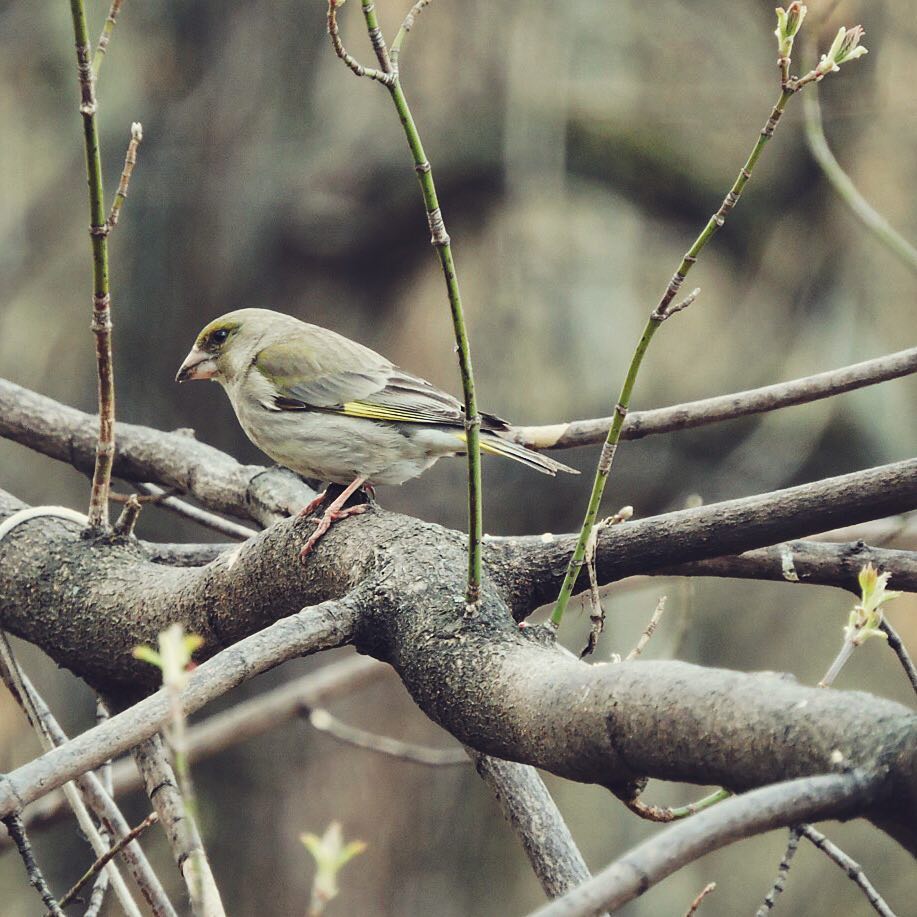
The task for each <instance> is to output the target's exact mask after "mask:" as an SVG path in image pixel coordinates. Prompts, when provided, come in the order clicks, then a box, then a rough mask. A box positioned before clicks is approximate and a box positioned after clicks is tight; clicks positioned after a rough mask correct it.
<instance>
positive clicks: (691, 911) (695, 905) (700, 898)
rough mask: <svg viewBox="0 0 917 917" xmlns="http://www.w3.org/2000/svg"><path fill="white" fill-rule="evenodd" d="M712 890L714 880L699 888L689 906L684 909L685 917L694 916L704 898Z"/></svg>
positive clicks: (714, 883) (714, 884)
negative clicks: (697, 893) (698, 892)
mask: <svg viewBox="0 0 917 917" xmlns="http://www.w3.org/2000/svg"><path fill="white" fill-rule="evenodd" d="M713 891H716V882H708V883H707V884H706V885H705V886H704V887H703V888H702V889H701V891H700V894H699V895H698V896H697V897H696V898H695V899H694V900H693V901H692V902H691V906H690V907H689V908H688V909H687V910H686V911H685V917H694V915H695V914H696V913H697V909H698V908H699V907H700V906H701V903H702V902H703V900H704V898H706V897H707V895H709V894H710V892H713Z"/></svg>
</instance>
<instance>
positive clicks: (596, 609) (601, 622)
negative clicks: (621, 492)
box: [579, 506, 634, 659]
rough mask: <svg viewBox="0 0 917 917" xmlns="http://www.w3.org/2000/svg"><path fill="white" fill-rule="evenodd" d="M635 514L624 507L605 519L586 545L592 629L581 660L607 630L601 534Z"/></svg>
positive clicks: (597, 525) (631, 509) (581, 654)
mask: <svg viewBox="0 0 917 917" xmlns="http://www.w3.org/2000/svg"><path fill="white" fill-rule="evenodd" d="M633 514H634V508H633V507H632V506H622V507H621V509H619V510H618V511H617V512H616V513H615V514H614V515H613V516H609V517H608V518H607V519H603V520H602V521H601V522H598V523H596V526H595V528H594V529H593V530H592V534H591V535H590V536H589V541H588V543H587V544H586V557H585V558H584V562H585V564H586V571H587V572H588V574H589V607H590V612H589V621H590V624H591V627H590V628H589V637H588V638H587V640H586V645H585V646H584V647H583V650H582V652H581V653H580V654H579V655H580V659H585V658H586V656H589V655H590V654H591V653H593V652H594V651H595V647H596V644H597V643H598V642H599V637H600V636H601V635H602V631H604V630H605V609H604V608H603V607H602V598H601V596H600V595H599V581H598V577H597V576H596V573H595V549H596V545H597V544H598V541H599V533H600V532H601V531H602V530H603V529H605V528H607V527H608V526H609V525H618V524H619V523H621V522H626V521H627V520H628V519H630V518H631V517H632V516H633Z"/></svg>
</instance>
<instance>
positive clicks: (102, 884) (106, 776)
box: [83, 520, 120, 917]
mask: <svg viewBox="0 0 917 917" xmlns="http://www.w3.org/2000/svg"><path fill="white" fill-rule="evenodd" d="M119 521H120V520H119ZM116 528H117V525H116ZM107 719H108V708H107V707H106V706H105V704H104V703H103V702H102V699H101V698H99V697H97V698H96V723H104V722H105V720H107ZM98 778H99V780H100V781H101V782H102V787H103V789H104V790H105V792H106V793H108V795H109V797H110V798H111V799H112V800H113V799H114V798H115V787H114V781H113V778H112V765H111V758H109V759H108V760H107V761H106V762H105V763H104V764H103V765H102V766H101V767H100V768H99V770H98ZM102 832H103V837H104V838H105V840H106V842H107V843H111V836H110V834H109V831H108V829H107V828H105V826H104V825H103V826H102ZM110 881H111V880H110V878H109V873H108V870H107V869H102V870H100V871H99V874H98V875H97V876H96V879H95V882H93V885H92V892H91V893H90V895H89V905H88V907H87V908H86V912H85V914H84V915H83V917H98V915H99V914H100V913H101V912H102V905H103V904H104V903H105V895H106V893H107V892H108V886H109V884H110Z"/></svg>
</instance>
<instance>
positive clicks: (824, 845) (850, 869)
mask: <svg viewBox="0 0 917 917" xmlns="http://www.w3.org/2000/svg"><path fill="white" fill-rule="evenodd" d="M799 832H800V833H801V834H802V836H803V837H804V838H806V839H807V840H809V841H811V842H812V843H813V844H815V846H816V847H818V849H819V850H821V852H822V853H824V854H825V856H827V857H828V859H829V860H831V861H832V862H833V863H836V864H837V865H838V866H840V868H841V869H842V870H844V872H845V873H846V874H847V877H848V878H850V879H852V880H853V881H854V882H856V884H857V885H858V886H859V887H860V889H861V891H862V892H863V894H864V895H865V896H866V900H867V901H868V902H869V903H870V904H871V905H872V907H873V909H874V910H875V911H876V913H878V914H881V915H882V917H895V913H894V911H892V909H891V908H890V907H889V906H888V905H887V904H886V903H885V899H884V898H883V897H882V896H881V895H880V894H879V893H878V892H877V891H876V889H875V887H874V886H873V884H872V883H871V882H870V881H869V879H868V878H867V877H866V874H865V873H864V872H863V867H862V866H860V864H859V863H857V862H856V860H854V859H852V858H851V857H849V856H848V855H847V854H846V853H844V851H843V850H841V848H840V847H838V846H837V844H834V843H832V842H831V841H829V840H828V838H827V837H825V835H824V834H822V833H821V831H818V830H817V829H816V828H813V827H812V826H811V825H800V827H799Z"/></svg>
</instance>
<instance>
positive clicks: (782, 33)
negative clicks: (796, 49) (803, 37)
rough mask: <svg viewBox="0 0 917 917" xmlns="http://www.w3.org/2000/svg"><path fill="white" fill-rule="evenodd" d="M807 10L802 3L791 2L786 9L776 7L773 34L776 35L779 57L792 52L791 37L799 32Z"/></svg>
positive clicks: (787, 55) (786, 55)
mask: <svg viewBox="0 0 917 917" xmlns="http://www.w3.org/2000/svg"><path fill="white" fill-rule="evenodd" d="M807 12H808V9H807V8H806V6H805V4H803V3H791V4H790V5H789V7H788V8H787V9H784V8H783V7H782V6H778V7H777V28H776V30H775V31H774V34H775V35H776V36H777V48H778V55H779V56H780V57H789V56H790V55H791V54H792V53H793V39H794V38H795V37H796V34H797V33H798V32H799V29H800V27H801V26H802V21H803V19H805V18H806V13H807Z"/></svg>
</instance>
